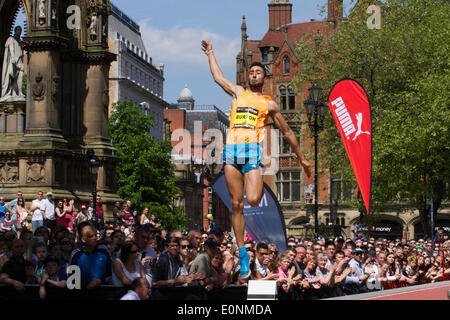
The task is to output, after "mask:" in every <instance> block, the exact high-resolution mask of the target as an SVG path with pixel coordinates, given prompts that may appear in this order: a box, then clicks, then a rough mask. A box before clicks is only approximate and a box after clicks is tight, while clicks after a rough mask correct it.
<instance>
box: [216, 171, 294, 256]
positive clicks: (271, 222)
mask: <svg viewBox="0 0 450 320" xmlns="http://www.w3.org/2000/svg"><path fill="white" fill-rule="evenodd" d="M213 188H214V191H215V192H216V194H217V195H218V196H219V197H220V199H221V200H222V201H223V203H224V204H225V205H226V206H227V208H228V210H229V211H230V212H231V198H230V194H229V193H228V188H227V184H226V181H225V176H223V175H221V176H220V177H219V178H218V179H217V180H216V182H215V183H214V184H213ZM245 198H246V197H245V194H244V201H245V203H244V216H245V230H246V231H247V232H248V233H249V235H250V236H251V237H252V238H253V239H254V240H255V241H264V242H266V243H267V244H270V243H273V244H275V245H276V246H277V247H278V250H279V252H283V251H285V250H286V248H287V246H286V226H285V224H284V218H283V214H282V212H281V208H280V204H279V203H278V201H277V198H276V197H275V195H274V193H273V192H272V190H271V189H270V188H269V186H267V185H266V184H264V195H263V197H262V199H261V203H260V204H259V206H258V207H252V206H250V205H249V204H248V203H247V200H245Z"/></svg>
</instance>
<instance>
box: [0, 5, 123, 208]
mask: <svg viewBox="0 0 450 320" xmlns="http://www.w3.org/2000/svg"><path fill="white" fill-rule="evenodd" d="M20 8H23V10H24V13H25V18H26V30H23V31H24V32H25V31H26V33H25V34H24V32H23V33H22V36H23V37H22V38H21V39H20V40H19V41H18V42H19V43H20V46H21V49H22V51H23V60H24V61H25V63H24V69H25V70H24V73H25V74H26V75H27V77H26V78H27V85H26V88H27V90H26V96H25V97H24V99H22V100H20V99H3V101H2V98H1V97H0V194H1V195H3V196H5V199H13V198H15V195H16V193H17V191H19V190H20V191H22V193H23V194H24V197H25V199H26V200H31V199H34V198H35V196H36V193H37V192H38V191H40V190H42V191H44V192H48V191H51V192H53V194H54V198H55V199H61V198H75V199H76V200H77V201H78V202H88V201H89V200H90V199H91V198H92V195H91V192H92V191H93V188H94V181H95V183H96V187H97V191H98V193H99V194H100V195H101V196H102V201H103V202H104V203H107V204H109V205H111V207H112V203H113V202H114V201H116V200H119V197H118V196H117V195H116V189H117V188H116V181H115V177H116V164H117V162H118V161H119V159H118V158H117V157H115V156H114V154H113V152H112V150H113V148H112V146H111V141H110V138H109V132H108V104H109V94H108V92H109V85H108V74H109V68H110V64H111V62H112V61H114V59H115V55H114V54H112V53H110V52H109V51H108V41H107V38H108V16H109V12H110V1H109V0H0V16H1V17H2V19H1V22H0V52H1V53H0V58H1V61H0V65H2V66H1V67H0V68H2V69H3V68H4V67H3V64H4V63H3V60H4V56H5V44H7V42H8V39H9V38H10V37H11V36H12V35H13V32H14V30H12V27H13V25H14V21H15V18H16V16H17V13H18V11H19V9H20ZM69 22H70V23H69ZM74 22H75V23H74ZM76 22H79V23H76ZM16 38H17V37H16ZM11 42H13V41H12V40H11ZM6 65H8V63H7V64H6ZM9 79H11V77H10V78H9ZM0 81H2V80H1V79H0ZM2 82H3V83H5V81H2ZM1 85H3V84H2V83H0V86H1ZM14 124H15V125H14ZM88 149H93V150H94V152H95V155H96V157H97V158H98V160H100V168H99V170H98V175H97V176H96V177H94V176H93V175H91V174H90V171H89V166H88V160H89V159H88V156H87V154H86V153H87V150H88ZM105 209H106V208H105Z"/></svg>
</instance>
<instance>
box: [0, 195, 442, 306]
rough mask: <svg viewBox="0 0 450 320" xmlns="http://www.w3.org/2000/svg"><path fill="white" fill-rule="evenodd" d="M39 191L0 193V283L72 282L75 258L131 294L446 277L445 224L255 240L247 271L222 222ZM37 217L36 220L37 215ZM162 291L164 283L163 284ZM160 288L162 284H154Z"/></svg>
mask: <svg viewBox="0 0 450 320" xmlns="http://www.w3.org/2000/svg"><path fill="white" fill-rule="evenodd" d="M52 198H53V195H52V194H51V193H47V194H46V199H44V193H43V192H39V193H38V194H37V199H36V200H33V201H32V202H31V204H30V205H29V207H27V204H26V203H25V201H24V199H23V196H22V194H21V193H20V192H19V193H18V194H17V199H14V200H12V201H10V202H5V199H4V197H2V196H0V283H1V284H5V285H10V286H13V287H14V288H15V290H16V291H18V292H22V291H23V290H24V288H25V287H24V286H25V285H27V284H35V285H39V287H40V289H39V297H40V298H41V299H45V298H46V296H47V290H48V288H49V287H54V288H61V289H62V288H66V282H67V280H68V277H67V272H66V270H67V267H68V266H71V265H77V266H78V267H79V268H80V270H81V286H82V288H83V289H95V288H97V287H99V286H101V285H105V284H108V285H114V286H123V287H126V288H128V289H129V291H128V292H127V294H126V295H125V296H123V297H122V299H123V300H138V299H146V298H148V296H149V294H150V293H151V292H152V291H153V289H154V288H156V289H157V288H162V287H167V286H193V287H196V288H202V289H203V290H205V291H206V292H208V291H211V290H213V289H215V288H223V287H226V286H229V285H238V286H246V285H248V281H249V280H275V281H277V284H278V287H279V290H278V291H279V295H278V296H279V298H280V299H295V300H316V299H323V298H329V297H337V296H342V295H351V294H357V293H364V292H369V291H376V290H387V289H392V288H398V287H404V286H412V285H417V284H424V283H433V282H436V281H442V280H448V279H449V275H450V265H449V260H450V255H449V253H450V252H449V251H450V241H449V240H448V236H447V235H444V234H443V230H442V229H441V230H439V231H438V233H437V234H436V236H435V242H434V243H432V241H431V239H418V240H406V239H403V240H402V239H395V240H394V241H392V240H388V239H385V238H374V237H368V238H367V237H366V236H365V235H364V234H363V232H362V231H361V230H358V231H357V232H356V234H355V237H354V238H352V239H344V238H343V237H342V236H338V237H336V238H334V239H323V238H319V239H306V238H296V237H289V238H288V241H287V249H286V250H285V251H284V252H280V251H279V249H278V248H277V246H276V245H274V244H270V243H265V242H262V241H261V242H255V241H253V240H247V241H246V242H245V248H246V250H247V251H248V253H249V255H250V257H251V259H250V268H251V274H250V276H249V277H248V278H246V279H243V278H241V277H240V275H239V258H238V257H239V251H238V247H237V246H236V244H235V242H234V238H233V237H232V235H231V234H229V233H228V232H227V231H225V230H224V229H223V228H222V227H221V226H219V225H212V226H211V227H210V228H209V230H207V231H206V232H203V231H200V230H190V231H182V230H169V232H167V231H166V230H162V229H161V223H160V222H158V219H157V217H156V216H155V215H154V214H152V213H151V212H149V210H148V208H145V209H144V210H143V211H142V212H141V214H138V213H137V211H136V210H134V209H133V205H132V203H131V202H130V201H126V202H125V203H123V204H121V203H120V202H117V203H116V204H115V207H114V210H113V218H114V221H112V222H105V221H104V218H103V205H102V202H101V197H100V196H98V197H97V199H96V200H97V206H96V207H97V208H96V213H97V215H98V219H97V220H95V219H93V217H94V215H93V212H94V210H93V204H92V203H91V204H89V205H87V204H86V205H81V206H80V210H78V208H76V206H75V204H74V200H67V199H62V200H59V201H53V199H52ZM30 220H31V223H30ZM155 291H156V290H155ZM152 293H155V292H152ZM152 297H153V299H158V298H159V299H163V298H164V297H163V296H161V295H159V296H158V294H152Z"/></svg>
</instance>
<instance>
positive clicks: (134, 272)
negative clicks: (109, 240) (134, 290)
mask: <svg viewBox="0 0 450 320" xmlns="http://www.w3.org/2000/svg"><path fill="white" fill-rule="evenodd" d="M138 253H139V248H138V246H137V245H136V243H135V242H134V241H130V242H126V243H125V244H124V245H123V246H122V249H121V250H120V257H119V258H118V259H115V260H114V261H113V264H112V284H113V285H115V286H129V285H131V283H132V282H133V280H134V279H136V278H139V277H142V278H145V272H144V264H145V263H146V262H148V260H149V259H150V257H145V258H144V259H142V260H139V259H138ZM147 280H148V279H147Z"/></svg>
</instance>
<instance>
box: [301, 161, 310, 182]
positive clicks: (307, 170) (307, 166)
mask: <svg viewBox="0 0 450 320" xmlns="http://www.w3.org/2000/svg"><path fill="white" fill-rule="evenodd" d="M300 164H301V165H302V167H303V170H304V171H305V173H306V176H307V177H308V178H309V177H311V165H310V164H309V162H308V161H306V159H302V161H301V162H300Z"/></svg>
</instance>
